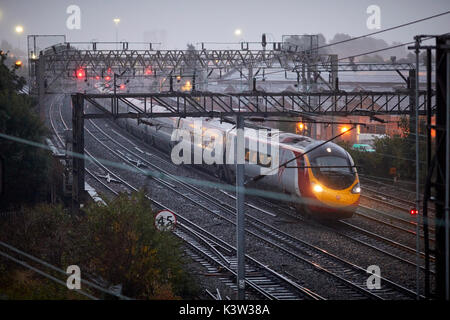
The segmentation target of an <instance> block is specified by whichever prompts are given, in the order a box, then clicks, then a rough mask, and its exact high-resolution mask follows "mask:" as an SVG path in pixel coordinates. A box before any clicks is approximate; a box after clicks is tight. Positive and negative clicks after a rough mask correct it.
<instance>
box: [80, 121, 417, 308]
mask: <svg viewBox="0 0 450 320" xmlns="http://www.w3.org/2000/svg"><path fill="white" fill-rule="evenodd" d="M93 125H94V124H93ZM94 126H95V128H96V129H95V130H96V131H98V132H102V133H103V134H104V135H105V136H106V138H107V139H109V140H110V141H111V142H113V143H115V144H116V145H118V146H119V147H122V148H123V149H124V151H125V152H129V153H130V154H131V155H132V156H133V157H136V158H138V159H139V160H140V161H142V162H143V163H146V165H148V166H150V167H152V168H154V169H155V170H158V171H160V172H163V173H164V174H165V175H167V176H171V175H170V173H168V172H167V171H165V170H164V169H162V168H159V167H157V166H155V165H154V164H152V163H150V162H148V160H147V159H145V158H143V157H141V156H140V155H139V154H137V153H135V152H133V151H131V150H129V149H128V148H127V147H125V146H123V145H121V144H120V143H118V142H117V139H113V138H112V137H111V136H109V135H108V134H106V133H105V132H104V131H103V130H102V129H101V128H100V127H98V126H96V125H94ZM88 132H89V131H88ZM94 139H95V137H94ZM96 140H97V142H99V143H100V144H104V142H103V141H101V140H100V139H96ZM105 147H107V149H108V150H109V151H110V152H113V153H115V154H116V155H117V156H119V158H121V159H122V160H124V161H128V162H129V160H130V159H127V158H126V157H124V153H123V152H120V153H118V152H117V150H116V151H114V150H113V149H112V148H111V147H108V146H105ZM171 181H176V182H177V187H176V190H172V191H174V192H177V194H178V195H179V196H182V197H184V198H185V199H187V200H189V201H192V202H193V203H196V204H197V205H200V206H202V207H203V209H205V210H207V211H209V212H210V213H213V214H215V215H216V216H218V217H220V218H222V219H225V220H227V221H228V222H229V223H231V224H234V222H233V221H231V220H230V219H228V218H227V216H224V215H223V214H221V213H224V212H225V213H226V215H228V216H229V215H233V216H234V207H232V206H230V205H228V204H225V203H224V202H222V201H220V200H219V201H218V199H217V198H214V197H211V196H210V195H209V194H208V193H206V192H204V191H203V190H201V189H199V188H194V187H192V186H189V185H187V184H185V183H184V182H182V181H179V180H178V179H177V178H176V177H173V176H171ZM163 183H165V181H163ZM178 184H180V185H181V186H182V187H184V188H186V189H188V191H185V190H183V191H182V192H180V186H179V185H178ZM170 187H171V188H173V186H170ZM211 205H214V206H215V207H216V209H211ZM247 205H248V204H247ZM249 207H250V208H252V209H255V210H260V211H262V212H263V213H265V214H270V213H269V212H268V211H267V210H264V209H261V208H258V207H256V206H254V205H249ZM247 219H248V220H249V221H250V224H249V226H250V228H247V230H246V231H247V233H249V234H250V235H252V236H254V237H257V238H258V239H259V240H262V241H264V242H266V243H267V244H269V245H271V246H272V247H274V248H276V249H278V250H281V251H283V252H284V253H286V254H288V255H290V256H292V257H294V258H296V259H297V260H300V261H302V262H304V263H306V264H308V265H309V266H310V267H313V268H314V269H315V270H318V271H320V272H323V273H326V274H327V275H328V276H331V277H333V278H334V279H335V280H336V279H337V280H339V281H340V282H341V286H347V288H346V289H347V290H348V289H349V288H348V287H350V288H351V290H353V292H352V293H351V294H349V296H351V297H360V298H361V297H365V298H367V297H370V298H381V299H392V298H397V299H398V298H405V297H407V298H411V297H414V295H415V293H413V292H411V291H410V290H408V289H407V288H404V287H402V286H400V285H397V284H395V283H393V282H392V281H389V280H387V279H383V281H384V283H386V284H387V286H388V287H389V288H385V289H383V290H384V291H383V290H382V291H380V292H377V294H374V293H373V292H371V291H368V290H367V289H365V288H364V286H365V280H366V279H367V273H366V271H365V270H364V269H363V268H361V267H358V266H356V265H353V264H351V263H349V262H347V261H345V260H343V259H340V258H339V257H336V256H333V255H331V254H328V253H327V252H326V251H325V250H322V249H320V248H318V247H315V246H313V245H311V244H308V243H306V242H304V241H302V240H300V239H297V238H294V237H292V236H290V235H289V234H287V233H285V232H283V231H281V230H278V229H276V228H274V227H272V226H270V225H268V224H266V223H264V222H263V221H261V220H259V219H257V218H255V217H253V216H250V215H248V216H247ZM267 236H270V237H271V238H273V239H276V242H275V241H273V240H270V239H267ZM321 256H322V257H323V256H325V258H320V257H321ZM311 257H314V259H311ZM349 274H351V275H352V278H353V280H354V281H353V282H352V281H348V280H346V276H348V275H349ZM399 293H400V294H399Z"/></svg>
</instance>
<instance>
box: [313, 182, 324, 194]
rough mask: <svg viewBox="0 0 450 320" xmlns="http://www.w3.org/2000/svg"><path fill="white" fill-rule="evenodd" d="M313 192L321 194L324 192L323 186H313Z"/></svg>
mask: <svg viewBox="0 0 450 320" xmlns="http://www.w3.org/2000/svg"><path fill="white" fill-rule="evenodd" d="M313 191H314V192H317V193H320V192H322V191H323V188H322V186H321V185H320V184H315V185H314V186H313Z"/></svg>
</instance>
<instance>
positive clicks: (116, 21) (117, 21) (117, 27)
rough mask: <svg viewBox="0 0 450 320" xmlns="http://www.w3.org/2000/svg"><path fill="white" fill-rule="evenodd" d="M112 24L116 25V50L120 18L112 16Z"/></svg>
mask: <svg viewBox="0 0 450 320" xmlns="http://www.w3.org/2000/svg"><path fill="white" fill-rule="evenodd" d="M113 21H114V24H115V25H116V50H117V49H118V42H119V23H120V19H119V18H114V19H113Z"/></svg>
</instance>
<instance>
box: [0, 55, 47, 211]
mask: <svg viewBox="0 0 450 320" xmlns="http://www.w3.org/2000/svg"><path fill="white" fill-rule="evenodd" d="M5 61H6V54H3V53H2V54H1V55H0V133H2V134H6V135H9V136H13V137H18V138H22V139H25V140H30V141H33V142H40V143H43V142H44V139H45V137H46V135H47V133H48V131H47V129H46V127H45V125H44V124H43V123H42V121H40V119H39V117H38V116H37V115H36V113H35V112H34V111H33V105H34V101H33V99H31V98H30V97H29V96H27V95H24V94H19V93H18V90H20V89H21V88H22V87H23V85H24V79H23V78H21V77H18V76H17V75H16V73H15V70H14V69H13V70H10V69H9V68H8V67H7V66H6V65H5ZM0 156H1V157H2V159H3V161H4V167H5V176H4V181H5V185H4V187H5V188H4V189H5V194H4V195H3V196H1V197H0V209H4V208H6V207H9V206H17V204H23V203H28V204H30V203H36V202H37V201H39V200H42V198H44V197H45V196H46V193H47V185H48V183H47V182H48V179H49V178H48V177H49V175H48V168H49V164H50V154H49V152H48V151H46V150H43V149H39V148H36V147H33V146H30V145H26V144H23V143H19V142H15V141H12V140H9V139H7V138H4V137H0Z"/></svg>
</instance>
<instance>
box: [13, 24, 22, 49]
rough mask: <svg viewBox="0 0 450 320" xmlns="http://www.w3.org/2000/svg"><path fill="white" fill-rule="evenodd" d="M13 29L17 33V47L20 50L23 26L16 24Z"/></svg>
mask: <svg viewBox="0 0 450 320" xmlns="http://www.w3.org/2000/svg"><path fill="white" fill-rule="evenodd" d="M14 30H15V31H16V33H17V34H18V35H19V37H18V38H17V49H18V50H19V51H20V50H21V49H20V35H21V34H22V33H23V27H22V26H21V25H18V26H16V27H15V28H14Z"/></svg>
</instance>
